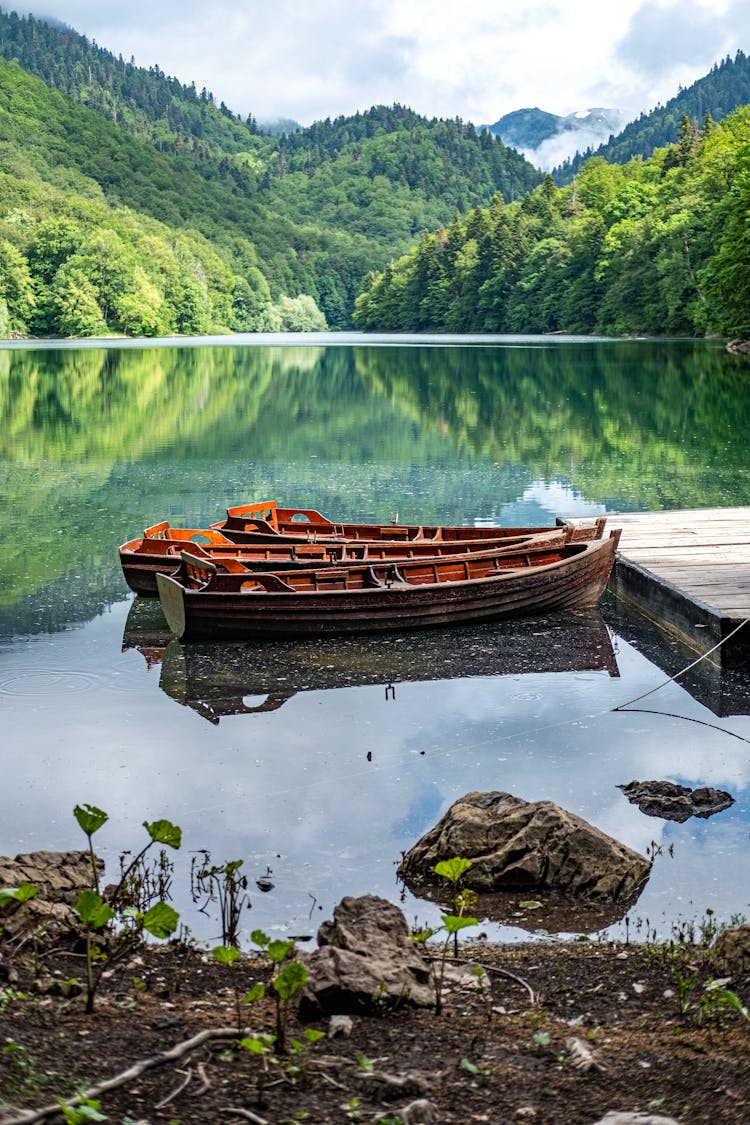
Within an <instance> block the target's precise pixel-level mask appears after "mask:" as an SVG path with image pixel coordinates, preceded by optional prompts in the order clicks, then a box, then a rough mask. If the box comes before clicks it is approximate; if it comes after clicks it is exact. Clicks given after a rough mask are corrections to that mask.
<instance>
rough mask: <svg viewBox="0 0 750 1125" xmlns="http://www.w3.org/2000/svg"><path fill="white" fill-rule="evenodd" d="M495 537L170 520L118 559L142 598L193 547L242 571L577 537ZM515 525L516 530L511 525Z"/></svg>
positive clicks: (557, 533)
mask: <svg viewBox="0 0 750 1125" xmlns="http://www.w3.org/2000/svg"><path fill="white" fill-rule="evenodd" d="M494 530H496V531H497V532H498V535H497V536H496V537H495V538H493V539H466V540H464V539H449V540H447V541H443V540H437V541H435V540H424V539H412V540H407V541H405V542H403V543H399V542H395V543H394V542H368V541H367V540H365V539H355V540H336V541H330V542H325V541H324V542H319V543H311V542H307V541H305V542H302V543H289V542H285V541H282V540H280V539H278V538H277V540H276V541H275V542H266V543H256V542H252V541H248V542H243V543H233V542H232V541H231V540H230V539H227V537H226V536H225V535H223V534H222V533H221V532H220V531H215V530H213V529H212V528H207V529H201V528H177V527H170V526H169V524H167V523H162V524H157V525H156V526H155V527H150V528H146V531H145V532H144V534H143V535H142V536H141V537H140V538H138V539H131V540H130V541H129V542H127V543H123V544H122V546H121V547H120V549H119V552H120V564H121V566H122V572H123V575H124V576H125V581H126V582H127V584H128V586H129V587H130V589H131V590H134V591H135V593H136V594H140V595H141V596H142V597H154V598H155V597H157V595H158V591H157V588H156V575H157V574H171V573H173V572H174V571H175V570H176V569H177V567H178V566H179V565H180V554H181V552H182V551H185V550H187V551H189V552H190V553H191V554H194V555H196V556H197V557H198V558H206V559H210V560H211V561H212V562H214V563H215V564H216V566H217V567H218V568H219V569H223V570H227V571H230V572H231V571H235V572H237V573H242V572H244V571H248V570H256V571H266V570H270V571H280V570H301V569H303V568H304V569H308V570H309V569H310V568H312V567H317V568H320V567H324V566H351V565H357V564H359V565H361V564H362V563H365V562H366V563H373V562H387V561H402V560H407V559H416V558H435V557H441V556H444V555H448V554H463V553H470V552H472V551H481V550H492V549H497V550H499V549H507V550H509V551H513V550H518V549H519V548H520V547H522V546H524V545H526V544H531V543H535V544H537V543H538V544H539V545H540V546H549V547H561V546H563V545H564V544H565V543H567V542H568V541H570V540H572V539H573V538H574V537H575V531H574V529H573V528H572V527H558V528H548V529H537V530H535V531H533V532H529V531H527V530H526V529H521V530H520V531H519V532H518V533H517V534H512V535H511V534H507V532H506V530H505V529H503V528H496V529H494ZM509 530H513V529H509Z"/></svg>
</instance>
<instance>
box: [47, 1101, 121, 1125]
mask: <svg viewBox="0 0 750 1125" xmlns="http://www.w3.org/2000/svg"><path fill="white" fill-rule="evenodd" d="M57 1102H58V1105H59V1106H60V1116H61V1117H62V1119H63V1121H65V1123H66V1125H86V1123H87V1122H89V1121H107V1120H109V1119H108V1117H107V1115H106V1114H105V1113H102V1112H101V1109H102V1106H101V1102H98V1101H96V1100H95V1099H94V1098H84V1097H81V1098H79V1099H78V1100H77V1101H76V1103H75V1105H68V1104H67V1103H66V1102H65V1101H64V1100H63V1099H62V1098H58V1099H57Z"/></svg>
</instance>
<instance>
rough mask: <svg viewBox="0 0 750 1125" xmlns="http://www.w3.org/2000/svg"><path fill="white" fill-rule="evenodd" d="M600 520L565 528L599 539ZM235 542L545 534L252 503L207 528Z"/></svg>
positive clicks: (230, 510) (534, 529) (584, 537)
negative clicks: (349, 517) (344, 519)
mask: <svg viewBox="0 0 750 1125" xmlns="http://www.w3.org/2000/svg"><path fill="white" fill-rule="evenodd" d="M605 523H606V518H605V517H601V518H600V519H598V520H596V522H595V523H592V524H583V525H571V526H573V527H574V538H577V539H580V540H581V541H584V540H587V539H601V537H602V535H603V532H604V525H605ZM211 530H213V531H219V532H221V533H222V534H223V535H226V536H227V538H228V539H232V540H233V541H234V542H235V543H241V542H245V541H249V542H268V541H270V542H278V541H279V540H280V539H286V540H287V541H288V542H308V543H309V542H313V543H319V542H321V541H329V540H342V539H345V540H367V541H368V542H370V543H376V542H391V543H393V542H397V543H403V542H407V541H409V542H413V541H421V540H428V541H430V542H433V543H437V542H443V543H447V542H451V541H452V540H456V539H460V540H470V539H473V540H486V539H497V538H500V537H503V536H505V535H512V536H515V535H532V534H536V533H538V532H540V531H550V530H552V529H551V528H545V527H508V528H502V527H445V526H441V525H437V524H429V525H425V524H400V523H397V522H392V523H388V524H373V523H335V522H334V521H333V520H329V519H328V518H327V517H326V516H324V515H321V513H320V512H318V511H316V510H315V509H314V508H280V507H279V506H278V504H277V503H276V502H275V501H274V500H268V501H257V502H255V503H253V504H240V505H237V506H236V507H232V508H227V518H226V519H225V520H220V521H219V522H218V523H212V524H211Z"/></svg>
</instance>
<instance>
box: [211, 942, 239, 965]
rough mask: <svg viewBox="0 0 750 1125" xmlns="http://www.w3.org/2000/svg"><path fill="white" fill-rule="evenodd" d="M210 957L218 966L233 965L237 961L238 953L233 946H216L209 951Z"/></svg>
mask: <svg viewBox="0 0 750 1125" xmlns="http://www.w3.org/2000/svg"><path fill="white" fill-rule="evenodd" d="M211 956H212V957H213V959H214V960H215V961H218V962H219V964H220V965H233V964H234V963H235V961H238V960H239V957H240V951H239V949H237V947H236V946H234V945H217V946H216V948H215V949H212V950H211Z"/></svg>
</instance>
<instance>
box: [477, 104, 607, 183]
mask: <svg viewBox="0 0 750 1125" xmlns="http://www.w3.org/2000/svg"><path fill="white" fill-rule="evenodd" d="M622 117H623V115H622V113H621V112H620V110H618V109H604V108H601V107H597V108H594V109H585V110H579V111H578V112H577V113H568V114H566V115H565V116H564V117H561V116H559V115H558V114H556V113H547V112H546V111H545V110H542V109H539V108H538V107H534V108H533V109H516V110H513V112H512V113H506V114H505V115H504V116H503V117H501V118H500V119H499V120H498V121H496V122H495V123H494V125H487V126H483V128H487V129H488V130H489V132H491V133H493V134H494V135H495V136H497V137H500V139H501V140H502V141H503V143H504V144H506V145H510V146H511V147H513V148H515V149H517V150H518V151H519V152H520V153H522V154H523V155H524V156H525V157H526V159H527V160H529V161H530V162H531V163H532V164H534V165H535V166H536V167H538V168H542V169H544V170H549V169H551V168H553V167H554V166H555V165H556V164H560V163H561V162H562V160H563V159H565V158H566V157H569V156H572V154H573V153H574V152H575V151H579V152H580V151H581V150H584V149H587V148H589V147H595V146H596V145H599V144H601V143H602V142H603V141H605V140H607V139H608V138H611V137H612V135H613V134H614V133H616V132H617V131H618V130H619V128H620V126H621V125H622Z"/></svg>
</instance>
